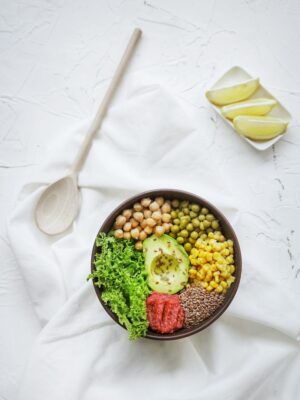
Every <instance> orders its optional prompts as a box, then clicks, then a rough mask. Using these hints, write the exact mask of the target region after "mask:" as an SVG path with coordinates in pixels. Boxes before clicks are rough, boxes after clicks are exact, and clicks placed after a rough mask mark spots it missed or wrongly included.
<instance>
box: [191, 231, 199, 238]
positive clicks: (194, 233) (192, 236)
mask: <svg viewBox="0 0 300 400" xmlns="http://www.w3.org/2000/svg"><path fill="white" fill-rule="evenodd" d="M190 237H191V238H192V239H198V233H197V232H195V231H194V232H192V233H191V236H190Z"/></svg>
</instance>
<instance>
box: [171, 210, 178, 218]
mask: <svg viewBox="0 0 300 400" xmlns="http://www.w3.org/2000/svg"><path fill="white" fill-rule="evenodd" d="M171 218H172V219H175V218H177V212H176V211H171Z"/></svg>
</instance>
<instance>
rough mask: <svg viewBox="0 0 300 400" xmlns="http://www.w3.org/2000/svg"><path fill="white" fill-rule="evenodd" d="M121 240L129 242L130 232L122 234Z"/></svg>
mask: <svg viewBox="0 0 300 400" xmlns="http://www.w3.org/2000/svg"><path fill="white" fill-rule="evenodd" d="M123 238H124V239H126V240H129V239H130V238H131V234H130V232H124V236H123Z"/></svg>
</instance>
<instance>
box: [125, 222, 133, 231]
mask: <svg viewBox="0 0 300 400" xmlns="http://www.w3.org/2000/svg"><path fill="white" fill-rule="evenodd" d="M123 230H124V231H125V232H129V231H131V223H130V222H126V224H124V226H123Z"/></svg>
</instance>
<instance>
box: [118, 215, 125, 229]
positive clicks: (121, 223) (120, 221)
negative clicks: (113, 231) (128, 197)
mask: <svg viewBox="0 0 300 400" xmlns="http://www.w3.org/2000/svg"><path fill="white" fill-rule="evenodd" d="M125 222H126V218H125V217H124V216H123V215H119V216H118V217H117V219H116V224H115V225H116V227H117V228H122V226H123V225H124V224H125Z"/></svg>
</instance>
